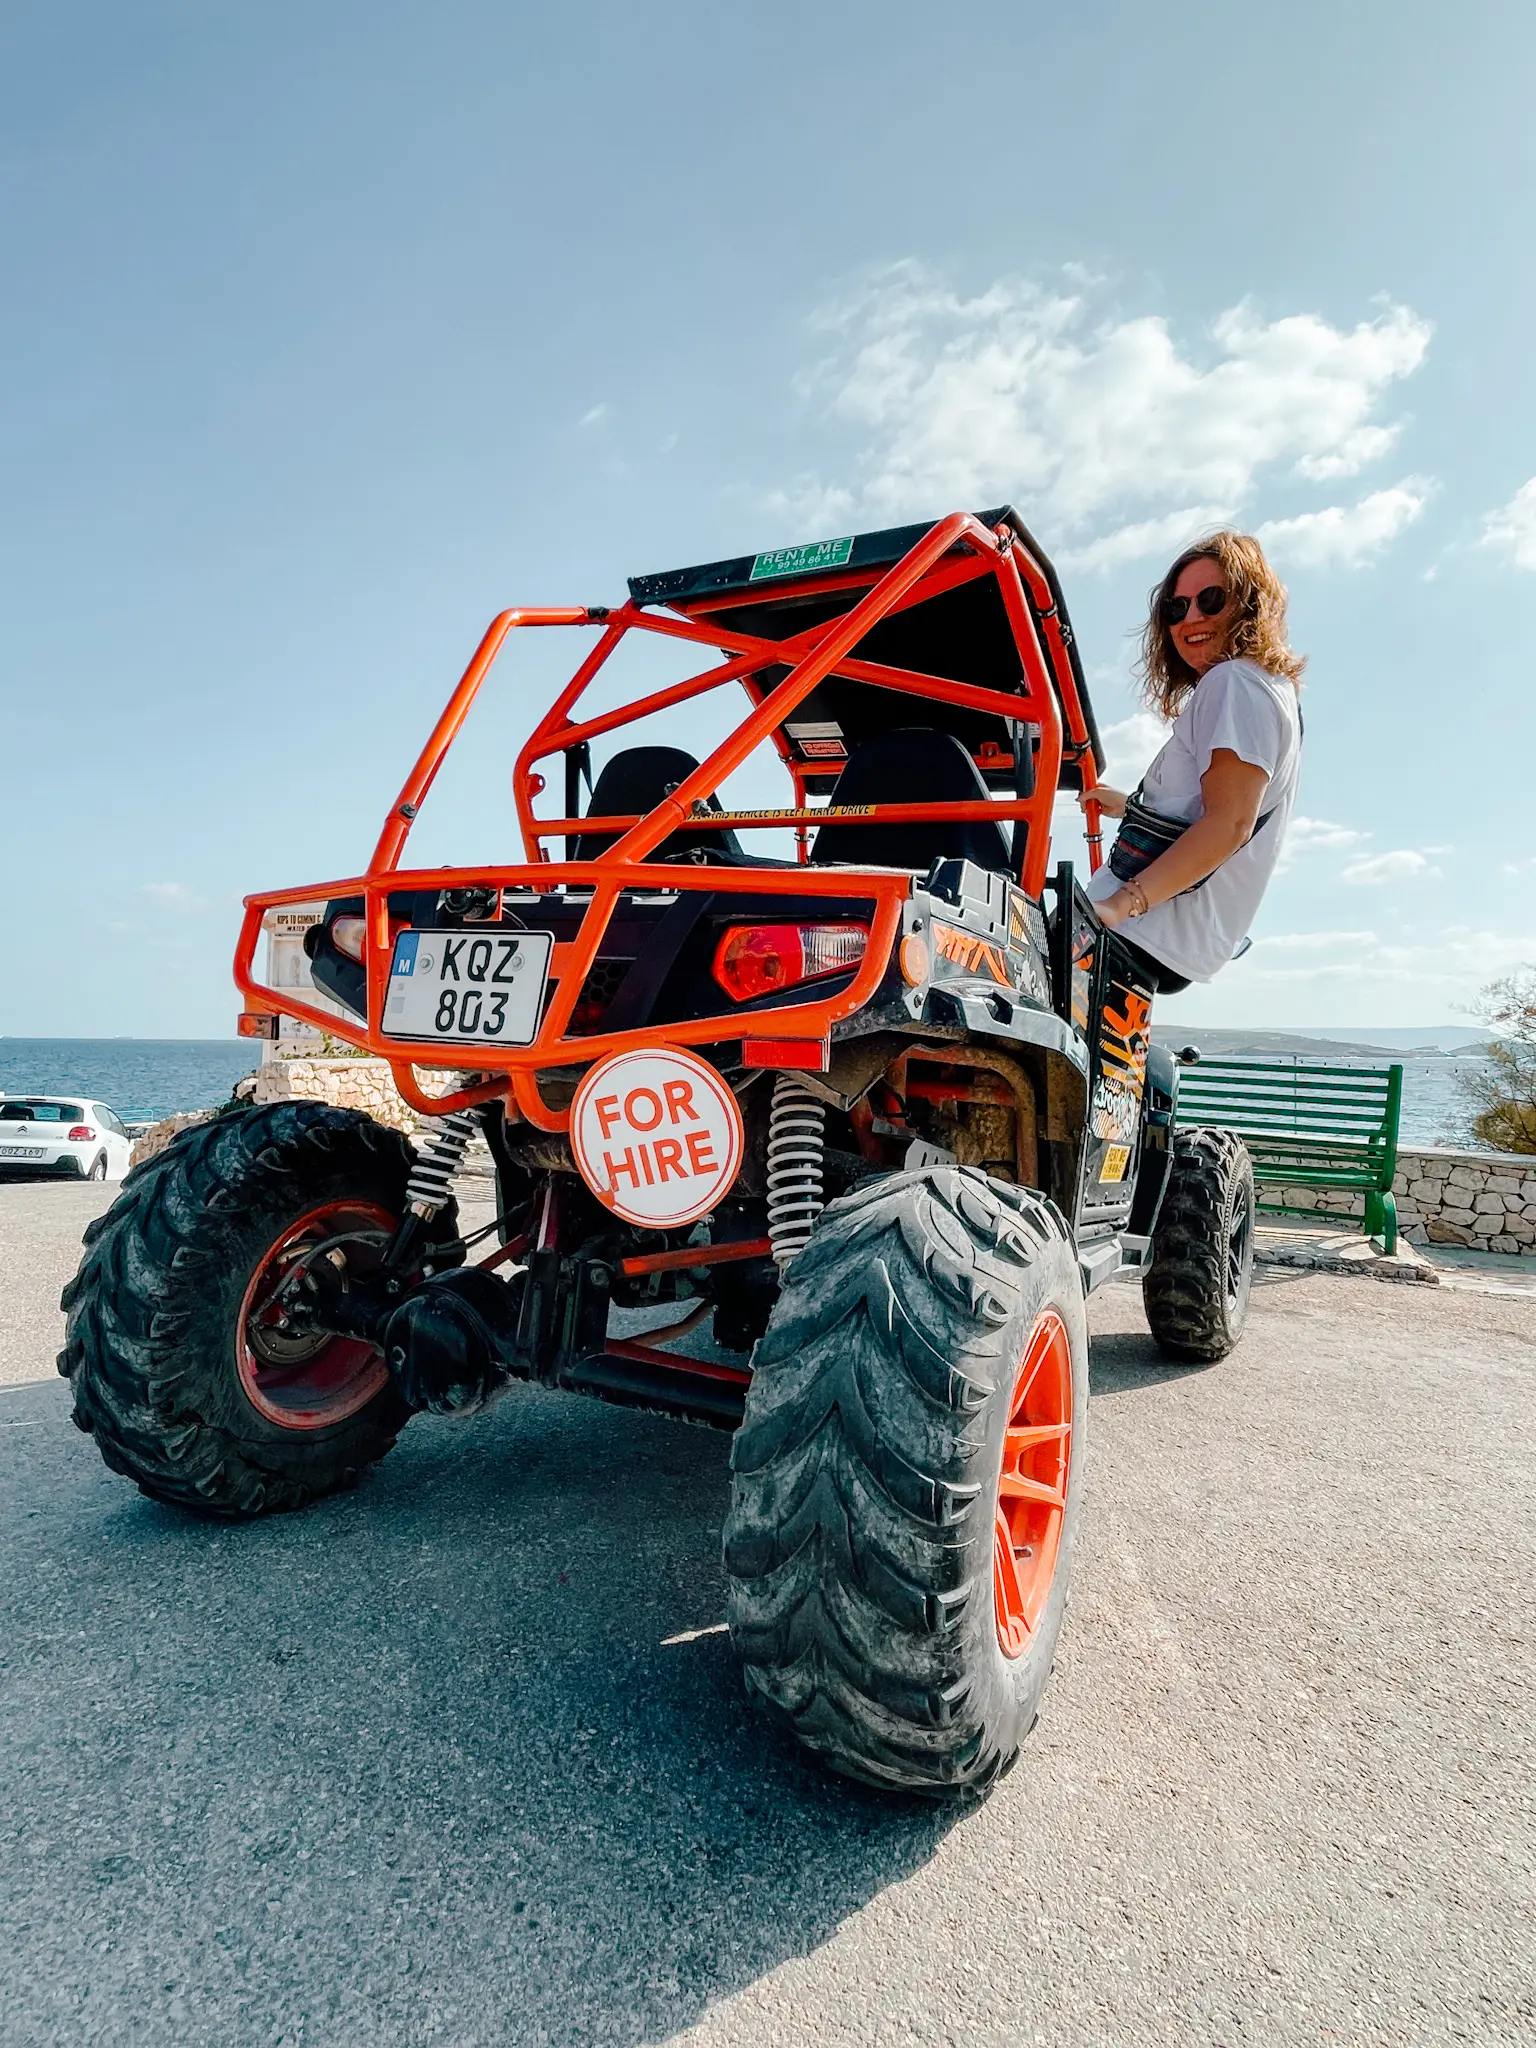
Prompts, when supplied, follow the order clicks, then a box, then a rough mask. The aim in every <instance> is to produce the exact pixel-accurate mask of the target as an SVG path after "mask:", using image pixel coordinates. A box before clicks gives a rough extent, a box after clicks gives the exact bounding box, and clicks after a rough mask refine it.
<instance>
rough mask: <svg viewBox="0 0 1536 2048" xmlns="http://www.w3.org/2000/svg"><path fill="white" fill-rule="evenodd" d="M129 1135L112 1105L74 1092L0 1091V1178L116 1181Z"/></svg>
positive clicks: (123, 1170)
mask: <svg viewBox="0 0 1536 2048" xmlns="http://www.w3.org/2000/svg"><path fill="white" fill-rule="evenodd" d="M132 1153H133V1140H132V1138H130V1137H129V1135H128V1133H127V1131H126V1130H125V1129H124V1127H123V1121H122V1119H121V1117H119V1116H118V1114H117V1112H116V1110H112V1109H108V1107H107V1105H106V1104H105V1103H104V1102H91V1101H88V1100H86V1099H85V1098H84V1097H83V1096H79V1095H0V1177H4V1176H6V1175H10V1174H28V1173H51V1174H58V1175H60V1176H61V1177H62V1178H63V1179H65V1180H121V1179H122V1177H123V1175H124V1174H125V1173H126V1172H127V1171H128V1161H129V1158H130V1157H131V1156H132Z"/></svg>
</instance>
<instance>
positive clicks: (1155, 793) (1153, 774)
mask: <svg viewBox="0 0 1536 2048" xmlns="http://www.w3.org/2000/svg"><path fill="white" fill-rule="evenodd" d="M1218 747H1226V748H1228V749H1229V750H1230V751H1231V752H1232V753H1234V754H1236V755H1237V757H1238V759H1239V760H1240V761H1248V762H1251V763H1252V765H1253V766H1254V767H1255V768H1262V769H1263V770H1264V773H1265V774H1266V775H1267V776H1268V777H1269V782H1268V785H1267V786H1266V788H1265V791H1264V794H1263V796H1262V797H1261V798H1260V799H1259V816H1260V817H1263V815H1264V813H1265V812H1266V811H1273V813H1274V816H1273V817H1272V818H1270V820H1269V822H1268V824H1266V825H1265V826H1264V828H1263V830H1262V831H1255V833H1254V835H1253V837H1252V838H1251V839H1250V840H1249V842H1248V844H1247V845H1246V846H1240V847H1239V848H1238V850H1237V852H1236V853H1234V854H1232V855H1230V856H1229V858H1228V859H1226V860H1224V861H1223V862H1222V864H1221V866H1220V867H1219V868H1217V870H1216V872H1215V873H1214V874H1213V875H1212V876H1210V878H1209V879H1208V880H1207V882H1206V884H1205V886H1204V888H1201V889H1187V890H1186V891H1185V892H1184V894H1183V895H1182V896H1175V897H1173V898H1171V899H1170V901H1168V902H1167V903H1158V904H1155V905H1154V906H1153V907H1152V909H1151V910H1149V911H1148V912H1147V914H1146V916H1145V917H1135V918H1132V919H1130V921H1129V922H1128V923H1127V924H1125V925H1124V926H1122V927H1121V929H1122V930H1123V931H1124V934H1125V936H1126V937H1127V938H1128V939H1130V940H1131V941H1132V943H1133V944H1135V945H1138V946H1140V947H1141V948H1142V950H1143V951H1144V952H1147V953H1150V954H1151V955H1152V957H1153V959H1154V960H1161V961H1162V962H1163V964H1164V965H1165V966H1167V967H1171V968H1172V969H1173V971H1174V973H1175V974H1182V975H1185V976H1187V978H1188V979H1189V980H1190V981H1209V980H1211V978H1212V977H1213V976H1214V975H1216V974H1218V973H1219V972H1220V971H1221V969H1222V968H1223V967H1225V966H1226V964H1227V962H1228V961H1229V960H1230V959H1231V958H1232V955H1233V954H1234V953H1235V952H1236V951H1237V949H1238V947H1239V946H1240V945H1241V944H1242V942H1243V940H1244V939H1245V938H1246V937H1247V935H1248V928H1249V926H1250V925H1251V924H1252V923H1253V919H1254V915H1255V913H1256V912H1257V910H1258V907H1259V904H1260V902H1261V901H1262V900H1263V896H1264V891H1265V889H1266V888H1267V887H1268V886H1269V878H1270V876H1271V875H1272V874H1273V873H1274V871H1275V862H1276V861H1277V860H1278V859H1279V858H1280V846H1281V842H1282V841H1283V840H1284V838H1285V828H1286V826H1287V825H1288V824H1289V823H1290V817H1291V808H1292V806H1293V805H1294V803H1295V801H1296V784H1297V780H1298V776H1299V771H1300V768H1301V720H1300V716H1299V713H1298V709H1297V703H1296V689H1295V685H1294V684H1292V683H1290V682H1288V681H1287V680H1286V678H1285V677H1284V676H1272V675H1271V674H1270V673H1269V671H1268V670H1267V669H1262V668H1260V667H1259V665H1258V663H1257V662H1254V661H1241V660H1240V661H1219V662H1217V664H1216V666H1215V667H1214V668H1211V669H1207V670H1206V672H1205V674H1204V675H1203V676H1202V677H1201V678H1200V680H1199V682H1198V683H1197V684H1196V685H1195V687H1194V689H1193V690H1192V691H1191V692H1190V694H1189V696H1188V697H1186V698H1185V700H1184V705H1183V708H1182V709H1181V710H1180V712H1179V715H1178V717H1177V718H1176V719H1175V720H1174V721H1173V730H1172V732H1171V733H1170V734H1169V735H1168V740H1167V743H1166V745H1165V746H1164V747H1163V749H1162V751H1161V753H1159V755H1158V757H1157V759H1156V760H1155V761H1154V762H1153V763H1152V766H1151V767H1150V768H1149V769H1148V770H1147V772H1146V774H1145V776H1144V777H1143V778H1142V791H1141V794H1142V801H1143V802H1144V803H1146V804H1147V805H1149V806H1150V807H1151V809H1153V810H1154V811H1161V812H1162V814H1163V816H1164V817H1167V818H1183V819H1185V820H1187V821H1188V822H1190V823H1193V822H1194V820H1195V819H1196V818H1198V817H1201V816H1202V815H1203V814H1204V809H1205V805H1204V802H1203V801H1202V797H1201V791H1200V778H1201V776H1202V775H1203V774H1204V773H1205V771H1206V770H1207V768H1209V767H1210V765H1211V756H1212V754H1214V753H1215V752H1216V750H1217V748H1218ZM1119 887H1120V882H1119V879H1118V877H1117V876H1115V875H1114V874H1112V873H1111V872H1110V867H1109V863H1108V861H1106V862H1105V863H1104V865H1103V867H1101V868H1100V869H1099V871H1098V873H1097V874H1096V875H1094V876H1093V877H1092V878H1091V879H1090V881H1089V883H1088V894H1089V896H1090V897H1092V898H1093V900H1094V901H1095V902H1102V901H1103V899H1104V898H1105V897H1106V896H1112V895H1113V894H1114V892H1115V890H1116V889H1118V888H1119Z"/></svg>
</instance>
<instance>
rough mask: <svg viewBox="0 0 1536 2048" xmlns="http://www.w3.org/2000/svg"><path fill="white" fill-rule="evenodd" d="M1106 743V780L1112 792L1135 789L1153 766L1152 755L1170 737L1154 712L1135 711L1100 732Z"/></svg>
mask: <svg viewBox="0 0 1536 2048" xmlns="http://www.w3.org/2000/svg"><path fill="white" fill-rule="evenodd" d="M1099 737H1100V739H1102V740H1103V742H1104V780H1105V781H1106V782H1107V783H1108V784H1109V786H1110V788H1111V789H1134V788H1135V787H1136V785H1137V783H1138V782H1140V780H1141V778H1142V776H1143V775H1145V774H1146V772H1147V770H1148V768H1150V767H1151V765H1152V756H1153V755H1154V754H1155V753H1156V752H1157V751H1158V749H1159V748H1160V747H1161V746H1162V744H1163V742H1164V740H1166V739H1167V737H1168V728H1167V726H1166V725H1165V724H1164V723H1163V721H1162V720H1161V719H1160V718H1159V717H1158V716H1157V714H1156V713H1155V712H1152V711H1133V712H1132V713H1131V715H1130V717H1129V718H1121V719H1117V720H1116V722H1115V723H1114V724H1113V725H1106V726H1104V727H1103V728H1102V729H1101V731H1100V733H1099Z"/></svg>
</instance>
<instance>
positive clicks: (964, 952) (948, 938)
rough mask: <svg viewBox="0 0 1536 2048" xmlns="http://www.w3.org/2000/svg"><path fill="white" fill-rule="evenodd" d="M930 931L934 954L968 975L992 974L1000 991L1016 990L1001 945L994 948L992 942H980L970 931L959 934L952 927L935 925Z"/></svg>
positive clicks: (982, 940)
mask: <svg viewBox="0 0 1536 2048" xmlns="http://www.w3.org/2000/svg"><path fill="white" fill-rule="evenodd" d="M931 929H932V932H933V945H934V951H935V952H936V953H937V955H938V957H939V958H940V959H941V960H948V961H949V962H950V964H951V965H952V966H955V967H959V968H962V969H963V970H964V971H965V973H967V974H976V975H981V974H986V975H990V977H991V978H992V980H993V981H995V982H996V983H997V985H998V987H999V988H1012V987H1013V977H1012V975H1011V974H1010V973H1009V972H1008V962H1007V961H1006V960H1005V959H1004V957H1003V949H1002V947H1001V946H994V945H993V944H992V942H991V940H990V939H978V938H977V937H975V936H974V934H973V933H971V932H962V931H957V930H956V929H955V927H954V926H953V925H952V924H939V923H937V922H936V923H935V924H934V925H933V926H932V927H931Z"/></svg>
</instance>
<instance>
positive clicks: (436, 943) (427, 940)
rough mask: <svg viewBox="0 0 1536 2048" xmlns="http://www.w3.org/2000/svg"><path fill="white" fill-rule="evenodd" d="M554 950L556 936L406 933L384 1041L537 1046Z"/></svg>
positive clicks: (394, 965)
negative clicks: (535, 1040) (463, 1041)
mask: <svg viewBox="0 0 1536 2048" xmlns="http://www.w3.org/2000/svg"><path fill="white" fill-rule="evenodd" d="M554 943H555V942H554V938H553V936H552V934H550V933H549V932H506V931H500V932H494V933H491V932H401V933H400V935H399V937H398V938H397V939H396V940H395V955H394V959H393V961H392V962H391V964H390V970H389V991H388V993H387V995H386V996H385V998H384V1034H385V1036H386V1037H387V1038H426V1039H438V1038H456V1039H472V1040H476V1041H478V1042H479V1043H481V1044H490V1045H531V1044H532V1043H533V1038H534V1033H535V1032H536V1031H537V1030H538V1028H539V1012H540V1010H541V1008H542V1006H543V1000H544V983H545V981H546V979H547V977H548V974H549V956H550V952H551V950H552V949H553V946H554Z"/></svg>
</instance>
